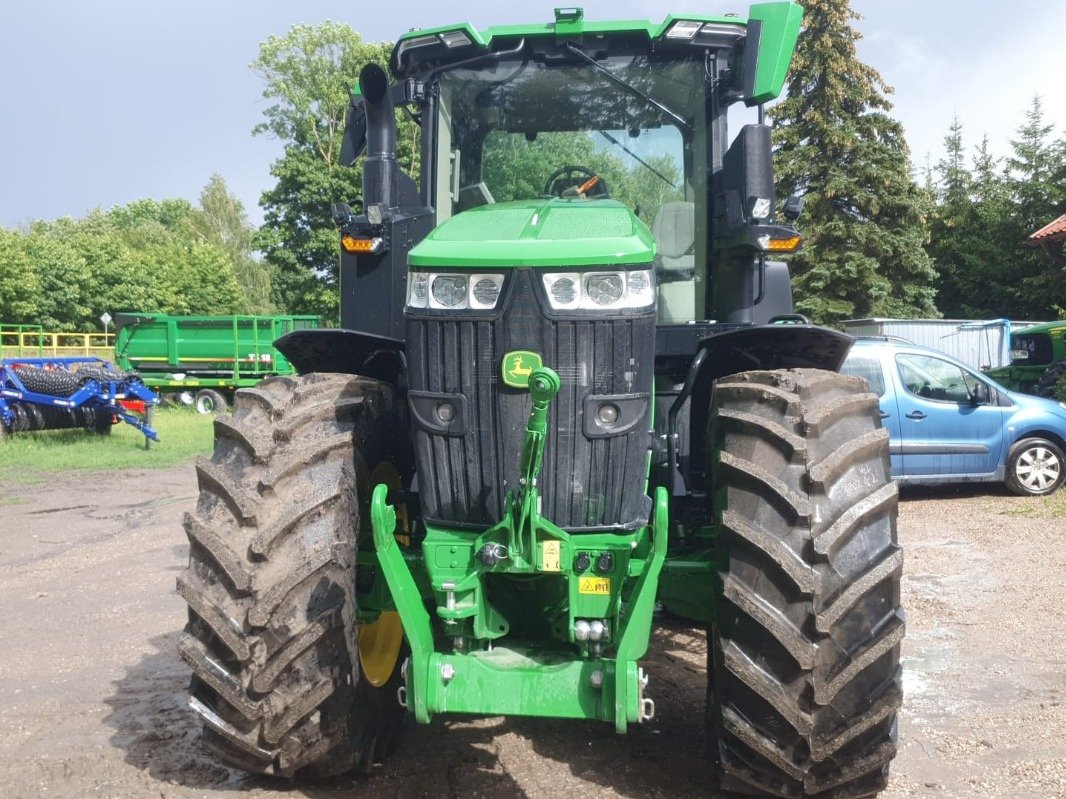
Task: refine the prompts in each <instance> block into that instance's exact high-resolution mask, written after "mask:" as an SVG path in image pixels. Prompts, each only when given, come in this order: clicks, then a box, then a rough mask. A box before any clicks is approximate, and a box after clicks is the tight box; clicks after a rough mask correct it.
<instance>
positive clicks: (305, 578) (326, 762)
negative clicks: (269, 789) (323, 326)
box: [178, 374, 406, 777]
mask: <svg viewBox="0 0 1066 799" xmlns="http://www.w3.org/2000/svg"><path fill="white" fill-rule="evenodd" d="M214 424H215V436H216V440H215V450H214V454H213V455H212V457H211V459H210V460H206V459H201V461H200V462H199V463H198V464H197V477H198V482H199V486H200V497H199V501H198V503H197V506H196V511H195V512H194V513H188V514H186V516H185V520H184V526H185V530H186V533H187V534H188V537H189V542H190V547H189V567H188V569H187V570H186V571H185V572H184V573H183V574H182V575H181V576H180V577H179V578H178V592H179V593H180V594H181V595H182V597H184V598H185V600H186V602H187V603H188V606H189V622H188V625H187V626H186V628H185V634H184V635H183V637H182V638H181V641H180V643H179V645H178V649H179V654H180V655H181V657H182V658H183V659H184V660H185V662H186V663H187V664H188V665H189V666H190V667H191V668H192V671H193V674H192V681H191V685H190V695H191V696H190V706H191V707H192V708H193V710H194V711H195V712H197V713H198V714H199V716H200V717H201V720H202V721H203V725H204V738H203V740H204V742H205V744H206V745H207V747H208V748H209V749H211V750H212V751H213V752H214V754H215V755H216V756H218V757H219V758H220V759H221V760H223V761H224V762H225V763H227V764H229V765H231V766H233V767H236V768H238V769H241V770H244V771H248V772H252V773H262V774H276V775H282V776H289V777H292V776H300V777H328V776H335V775H338V774H343V773H346V772H349V771H352V770H364V771H365V770H366V769H368V768H369V767H370V765H371V764H372V763H373V762H374V761H375V760H380V759H382V758H383V757H384V756H385V755H387V754H388V751H389V749H390V748H391V746H392V744H393V742H394V740H395V738H396V734H397V731H398V728H399V725H400V722H401V720H402V717H403V713H404V711H403V709H402V708H401V707H400V705H399V704H398V702H397V689H398V687H399V686H400V684H401V676H400V662H401V661H402V653H397V656H396V663H395V664H393V668H392V670H391V672H388V673H386V679H385V680H384V682H383V684H379V685H373V684H371V680H370V679H368V678H366V676H365V675H364V673H363V671H362V667H361V663H360V660H359V646H358V641H357V633H356V602H357V596H356V590H357V589H356V568H355V562H356V561H355V559H356V550H357V538H358V531H359V521H360V517H361V515H362V514H363V513H364V512H365V510H364V509H365V508H366V507H367V505H368V502H369V490H368V487H369V485H368V484H369V479H370V471H371V470H370V468H369V466H368V464H369V465H373V462H374V461H375V459H377V458H378V457H380V454H381V453H384V452H387V451H388V450H389V449H390V448H391V449H392V450H394V451H395V452H397V453H403V452H404V451H405V449H406V444H404V442H403V441H399V442H398V441H397V437H400V436H404V435H405V433H404V431H405V429H406V428H405V426H404V425H403V423H402V420H401V419H400V418H399V411H398V403H397V400H396V398H395V395H394V393H393V390H392V388H391V387H390V386H388V385H387V384H385V383H381V382H379V381H376V380H371V379H367V378H361V377H354V376H352V375H335V374H309V375H303V376H300V377H273V378H268V379H267V380H264V381H263V382H262V383H260V384H259V385H258V386H256V387H255V388H250V389H243V390H240V391H238V392H237V394H236V403H235V408H234V413H233V416H232V417H230V416H218V417H216V418H215V421H214ZM393 457H394V458H395V457H397V456H393ZM361 572H362V570H361Z"/></svg>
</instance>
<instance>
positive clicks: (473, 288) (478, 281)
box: [407, 272, 504, 311]
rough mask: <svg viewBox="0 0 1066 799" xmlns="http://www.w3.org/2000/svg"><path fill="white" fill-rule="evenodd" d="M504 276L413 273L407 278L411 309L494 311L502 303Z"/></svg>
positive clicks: (408, 298)
mask: <svg viewBox="0 0 1066 799" xmlns="http://www.w3.org/2000/svg"><path fill="white" fill-rule="evenodd" d="M503 277H504V276H503V275H486V274H480V273H470V274H436V273H432V272H428V273H427V272H411V273H410V274H409V275H408V276H407V307H408V308H434V309H436V310H449V311H462V310H466V309H470V308H472V309H474V310H479V311H486V310H492V309H493V308H495V307H496V304H497V303H498V302H499V301H500V294H501V292H502V291H503Z"/></svg>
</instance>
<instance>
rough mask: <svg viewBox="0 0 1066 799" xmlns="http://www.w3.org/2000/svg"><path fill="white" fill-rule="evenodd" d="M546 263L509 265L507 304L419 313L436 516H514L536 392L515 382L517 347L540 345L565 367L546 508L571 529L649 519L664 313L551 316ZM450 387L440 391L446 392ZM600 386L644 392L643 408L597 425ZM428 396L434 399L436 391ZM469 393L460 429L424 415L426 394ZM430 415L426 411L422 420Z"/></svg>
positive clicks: (421, 452)
mask: <svg viewBox="0 0 1066 799" xmlns="http://www.w3.org/2000/svg"><path fill="white" fill-rule="evenodd" d="M537 279H538V278H537V273H535V272H532V271H531V270H525V269H515V270H513V271H512V273H511V274H510V276H509V278H508V281H507V286H506V287H505V291H504V297H503V298H502V303H503V309H504V310H503V311H502V313H499V314H498V315H497V316H495V317H484V316H483V317H480V318H475V317H472V316H466V317H463V318H459V319H456V318H454V316H453V317H449V316H448V315H446V314H443V313H440V312H437V313H433V314H426V313H418V312H412V311H409V312H408V324H407V355H408V371H409V381H410V389H411V392H410V393H411V397H412V400H411V401H412V410H413V413H412V420H413V421H412V424H413V426H414V429H413V437H414V441H415V452H416V457H417V464H418V487H419V492H420V500H421V504H422V511H423V515H424V516H425V518H426V519H427V520H428V521H430V522H436V523H444V524H456V525H462V526H475V527H485V526H488V525H491V524H493V523H494V522H496V521H499V519H500V518H501V517H502V516H503V509H504V501H505V498H506V495H507V491H508V490H509V489H510V488H511V487H513V486H514V485H515V484H516V482H517V479H518V471H519V461H520V457H521V448H522V441H523V437H524V433H525V426H526V421H527V420H528V418H529V410H530V399H529V394H528V393H527V392H526V391H522V390H515V389H511V388H508V387H507V386H505V385H504V384H503V382H502V380H501V377H500V363H501V361H502V359H503V357H504V355H505V354H506V353H508V352H511V351H513V350H531V351H533V352H537V353H540V354H541V356H542V357H543V359H544V365H545V366H550V367H551V368H553V369H555V371H556V372H558V373H559V376H560V378H562V388H561V390H560V391H559V394H558V396H557V397H556V398H555V400H554V401H553V402H552V404H551V406H550V408H549V417H548V421H549V437H548V440H547V442H546V446H545V454H544V465H543V467H542V469H541V473H540V482H539V488H540V492H541V497H542V500H543V505H542V513H543V515H544V516H546V517H547V518H548V519H550V520H551V521H553V522H555V523H556V524H557V525H559V526H560V527H563V528H564V529H567V530H582V529H604V528H618V527H622V528H627V529H631V528H634V527H637V526H639V525H642V524H645V523H647V521H648V512H649V508H650V501H649V500H648V499H647V498H646V496H645V493H644V486H645V478H646V475H647V464H648V447H649V443H650V437H649V432H648V430H649V427H650V423H651V422H650V415H649V412H648V409H649V408H650V393H651V387H652V375H653V365H654V364H653V359H654V352H655V348H654V346H655V343H654V336H655V315H654V311H652V312H650V313H647V312H645V313H639V314H636V313H632V312H630V313H629V314H628V315H625V316H620V315H617V313H616V312H612V313H611V314H610V315H608V314H606V313H605V314H603V315H602V316H603V317H605V318H599V319H598V318H594V317H593V315H591V314H586V315H585V316H584V317H583V318H563V317H560V316H555V317H554V318H549V316H548V315H547V313H546V311H545V309H546V303H545V302H544V301H543V300H542V298H541V297H540V296H539V295H538V290H537V288H535V282H534V281H535V280H537ZM438 395H440V396H438ZM589 395H644V398H645V399H644V400H641V401H643V402H644V408H645V410H644V411H643V412H642V418H641V419H640V420H639V423H637V424H636V425H635V426H634V427H633V428H632V429H631V430H629V431H628V432H625V433H621V434H618V435H613V436H611V435H608V436H602V435H600V436H597V435H591V436H590V435H587V433H588V430H587V426H586V422H585V420H584V412H585V399H586V397H587V396H589ZM427 396H428V397H429V398H428V399H425V398H426V397H427ZM441 396H445V397H458V398H460V402H458V403H454V404H456V405H457V406H458V407H459V410H460V413H461V415H462V417H463V418H462V419H461V427H460V428H458V430H457V429H456V428H455V427H454V426H453V428H452V429H450V430H447V429H444V426H442V425H437V424H434V423H433V422H432V421H430V422H428V423H427V422H425V420H426V419H427V417H428V416H429V415H430V414H429V413H427V412H426V411H425V407H429V406H424V407H422V409H421V410H422V412H421V413H420V409H419V407H416V405H417V403H419V402H422V403H425V402H428V403H429V404H430V405H432V404H433V403H435V402H438V401H440V399H441ZM419 397H421V398H423V399H417V398H419ZM420 419H421V420H422V421H420Z"/></svg>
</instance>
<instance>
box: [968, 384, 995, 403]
mask: <svg viewBox="0 0 1066 799" xmlns="http://www.w3.org/2000/svg"><path fill="white" fill-rule="evenodd" d="M991 401H992V391H991V389H989V387H988V383H984V382H982V381H980V380H978V381H977V385H975V386H974V387H973V394H971V395H970V402H971V403H973V404H974V405H988V404H989V403H990V402H991Z"/></svg>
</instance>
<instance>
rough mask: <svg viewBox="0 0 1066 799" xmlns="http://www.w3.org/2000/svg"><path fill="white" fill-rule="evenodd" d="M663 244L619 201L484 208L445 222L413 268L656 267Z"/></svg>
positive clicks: (418, 250) (415, 252)
mask: <svg viewBox="0 0 1066 799" xmlns="http://www.w3.org/2000/svg"><path fill="white" fill-rule="evenodd" d="M654 257H655V239H654V238H653V237H652V235H651V231H650V230H648V226H647V225H645V224H644V223H643V222H641V221H640V219H638V218H637V217H636V215H635V214H634V213H633V212H632V211H630V210H629V208H627V207H626V206H625V205H623V204H622V203H620V202H618V201H617V200H584V199H580V198H573V199H570V198H558V197H556V198H552V199H547V200H544V199H541V200H517V201H515V202H506V203H493V204H490V205H482V206H479V207H478V208H473V209H471V210H469V211H464V212H463V213H461V214H458V215H456V216H453V217H452V218H451V219H448V220H446V221H444V222H442V223H441V224H440V225H439V226H438V227H437V228H436V229H435V230H434V231H433V232H432V233H430V234H429V235H428V236H426V238H425V239H424V240H423V241H422V242H421V243H419V244H418V246H416V247H415V248H414V249H412V250H411V253H410V255H409V256H408V261H409V263H410V265H411V266H413V267H495V268H499V267H518V266H524V267H568V266H605V265H612V266H613V265H629V264H648V263H651V261H652V259H653V258H654Z"/></svg>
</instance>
